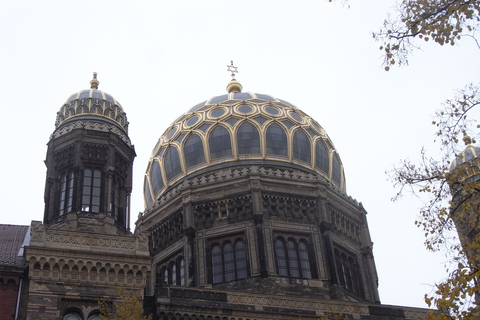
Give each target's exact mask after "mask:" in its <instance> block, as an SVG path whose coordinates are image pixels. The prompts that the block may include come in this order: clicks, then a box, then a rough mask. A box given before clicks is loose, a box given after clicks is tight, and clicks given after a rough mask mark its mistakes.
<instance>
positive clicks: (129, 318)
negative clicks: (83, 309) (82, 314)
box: [98, 289, 152, 320]
mask: <svg viewBox="0 0 480 320" xmlns="http://www.w3.org/2000/svg"><path fill="white" fill-rule="evenodd" d="M141 299H142V295H141V294H140V293H139V292H137V291H133V290H125V289H124V290H121V291H120V292H119V299H118V300H116V301H113V302H112V301H108V300H105V299H100V300H99V301H98V306H99V309H100V318H101V319H102V320H151V319H152V316H151V315H150V316H144V315H143V305H142V302H141Z"/></svg>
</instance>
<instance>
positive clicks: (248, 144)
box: [237, 122, 260, 154]
mask: <svg viewBox="0 0 480 320" xmlns="http://www.w3.org/2000/svg"><path fill="white" fill-rule="evenodd" d="M237 143H238V154H252V153H257V154H259V153H260V135H259V134H258V130H257V128H255V126H254V125H253V124H251V123H250V122H244V123H243V124H242V125H241V126H240V127H239V128H238V132H237Z"/></svg>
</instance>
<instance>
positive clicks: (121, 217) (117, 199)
mask: <svg viewBox="0 0 480 320" xmlns="http://www.w3.org/2000/svg"><path fill="white" fill-rule="evenodd" d="M112 183H113V186H112V212H113V217H114V218H115V221H117V222H119V223H120V224H121V225H122V226H123V225H125V212H124V209H123V207H122V201H121V196H120V195H121V189H122V179H120V178H119V177H115V176H114V177H113V179H112Z"/></svg>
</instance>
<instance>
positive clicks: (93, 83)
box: [90, 72, 100, 90]
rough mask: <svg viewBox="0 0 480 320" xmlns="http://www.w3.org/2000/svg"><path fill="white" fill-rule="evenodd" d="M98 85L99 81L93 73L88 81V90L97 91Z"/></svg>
mask: <svg viewBox="0 0 480 320" xmlns="http://www.w3.org/2000/svg"><path fill="white" fill-rule="evenodd" d="M99 84H100V81H98V80H97V73H96V72H94V73H93V79H92V80H90V89H93V90H97V89H98V85H99Z"/></svg>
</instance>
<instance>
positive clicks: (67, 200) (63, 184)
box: [58, 171, 75, 216]
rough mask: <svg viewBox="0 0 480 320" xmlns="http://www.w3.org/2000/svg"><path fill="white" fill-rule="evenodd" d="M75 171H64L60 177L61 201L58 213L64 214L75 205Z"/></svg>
mask: <svg viewBox="0 0 480 320" xmlns="http://www.w3.org/2000/svg"><path fill="white" fill-rule="evenodd" d="M74 180H75V178H74V175H73V171H69V172H66V173H64V174H63V175H62V176H61V178H60V201H59V203H58V215H59V216H61V215H64V214H65V213H69V212H71V211H72V205H73V187H74V186H75V183H74Z"/></svg>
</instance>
